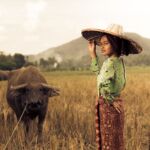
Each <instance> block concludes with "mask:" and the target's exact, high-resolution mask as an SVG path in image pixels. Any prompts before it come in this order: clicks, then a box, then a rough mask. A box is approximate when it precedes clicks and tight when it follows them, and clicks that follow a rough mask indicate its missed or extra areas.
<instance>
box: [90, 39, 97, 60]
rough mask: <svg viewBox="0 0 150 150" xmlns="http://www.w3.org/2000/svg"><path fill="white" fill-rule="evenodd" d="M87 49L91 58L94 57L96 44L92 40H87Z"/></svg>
mask: <svg viewBox="0 0 150 150" xmlns="http://www.w3.org/2000/svg"><path fill="white" fill-rule="evenodd" d="M88 51H89V54H90V56H91V58H92V59H94V58H96V44H95V42H94V40H91V41H89V43H88Z"/></svg>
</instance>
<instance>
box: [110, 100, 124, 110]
mask: <svg viewBox="0 0 150 150" xmlns="http://www.w3.org/2000/svg"><path fill="white" fill-rule="evenodd" d="M112 105H113V107H114V108H115V109H116V111H117V112H118V113H121V112H122V105H121V104H120V102H119V101H114V102H113V103H112Z"/></svg>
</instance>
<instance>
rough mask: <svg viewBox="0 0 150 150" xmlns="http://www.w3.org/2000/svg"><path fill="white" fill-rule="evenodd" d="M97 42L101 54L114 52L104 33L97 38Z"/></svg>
mask: <svg viewBox="0 0 150 150" xmlns="http://www.w3.org/2000/svg"><path fill="white" fill-rule="evenodd" d="M97 43H98V45H99V46H100V50H101V53H102V55H104V56H111V55H113V54H114V52H113V50H112V46H111V44H110V42H109V41H108V39H107V36H106V35H104V36H102V37H101V38H100V39H98V41H97Z"/></svg>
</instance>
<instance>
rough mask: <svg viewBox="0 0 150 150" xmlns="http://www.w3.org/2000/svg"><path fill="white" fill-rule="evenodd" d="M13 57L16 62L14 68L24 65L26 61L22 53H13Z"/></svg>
mask: <svg viewBox="0 0 150 150" xmlns="http://www.w3.org/2000/svg"><path fill="white" fill-rule="evenodd" d="M13 58H14V62H15V63H16V68H20V67H22V66H24V65H25V63H26V61H25V57H24V55H22V54H15V55H14V56H13Z"/></svg>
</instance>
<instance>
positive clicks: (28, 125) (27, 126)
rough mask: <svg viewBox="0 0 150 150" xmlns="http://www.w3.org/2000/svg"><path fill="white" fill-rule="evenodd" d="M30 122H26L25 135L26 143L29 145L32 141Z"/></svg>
mask: <svg viewBox="0 0 150 150" xmlns="http://www.w3.org/2000/svg"><path fill="white" fill-rule="evenodd" d="M29 130H30V120H29V119H27V120H26V121H24V134H25V143H29V141H30V136H29V133H30V131H29Z"/></svg>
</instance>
